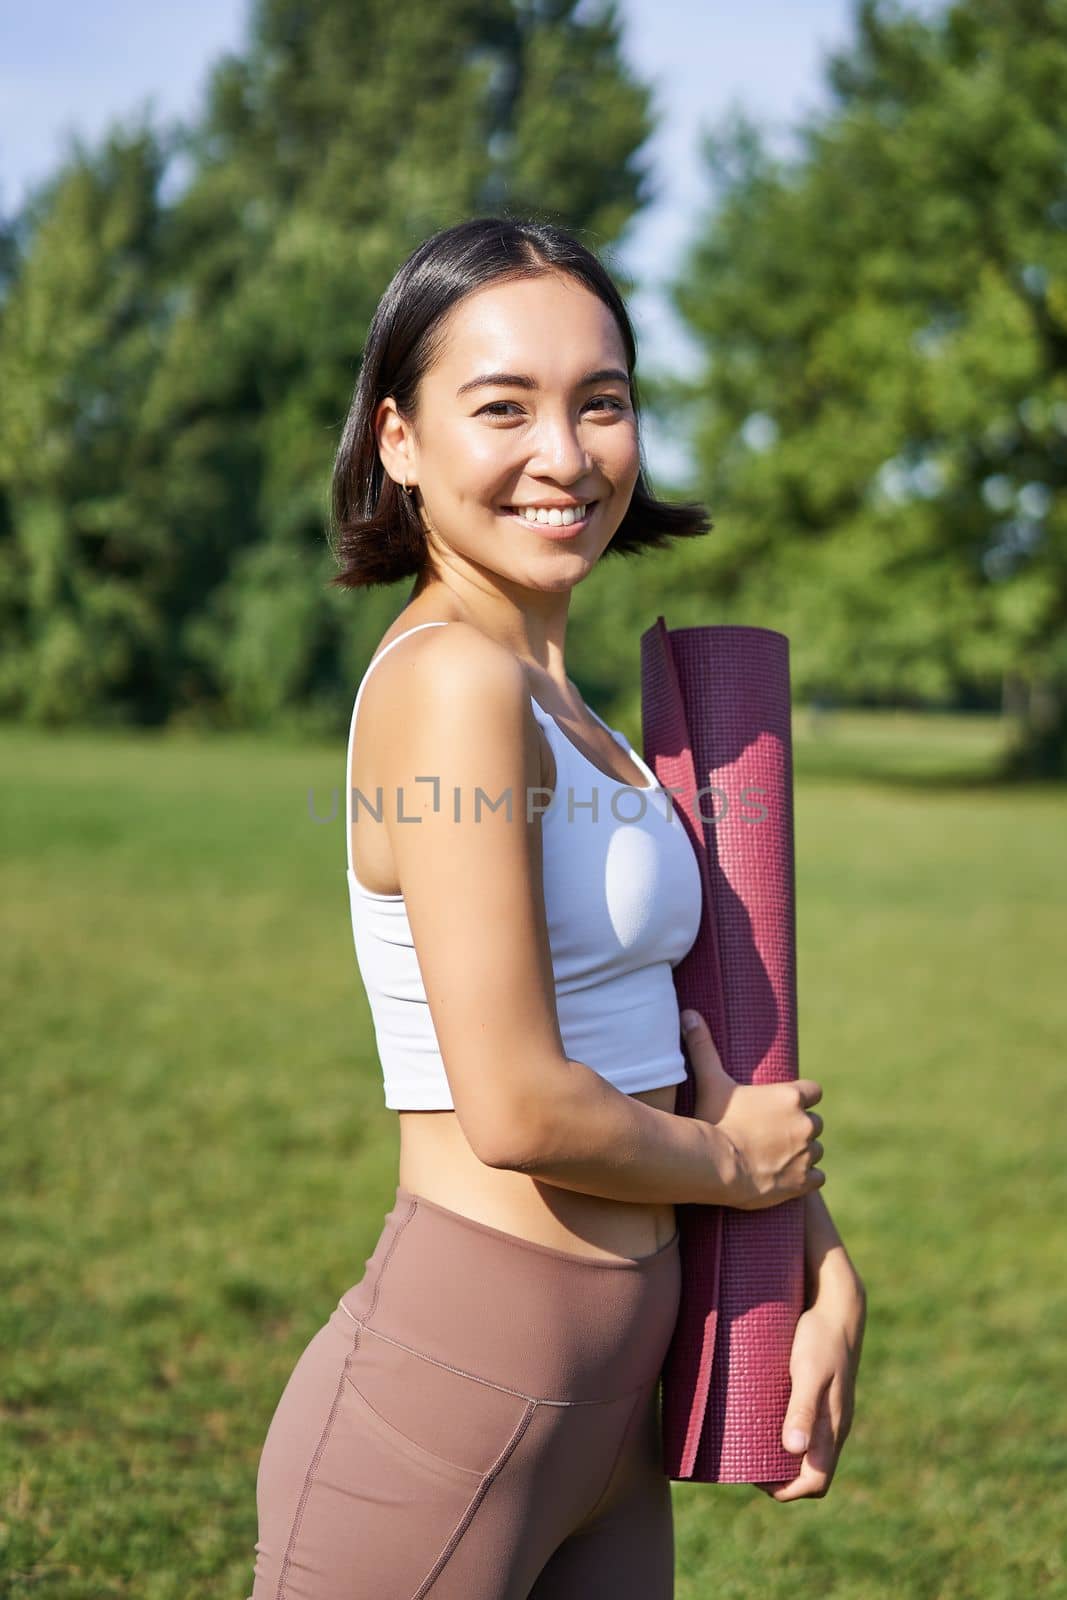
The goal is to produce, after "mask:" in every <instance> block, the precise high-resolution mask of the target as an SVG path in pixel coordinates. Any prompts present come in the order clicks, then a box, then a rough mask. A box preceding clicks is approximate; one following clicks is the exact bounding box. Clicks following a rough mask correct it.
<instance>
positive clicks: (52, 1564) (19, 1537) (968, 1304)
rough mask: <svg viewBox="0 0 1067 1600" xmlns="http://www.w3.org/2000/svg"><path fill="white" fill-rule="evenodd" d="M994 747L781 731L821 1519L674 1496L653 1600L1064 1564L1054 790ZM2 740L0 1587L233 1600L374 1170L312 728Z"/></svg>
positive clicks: (360, 1032)
mask: <svg viewBox="0 0 1067 1600" xmlns="http://www.w3.org/2000/svg"><path fill="white" fill-rule="evenodd" d="M630 731H631V733H632V732H633V730H630ZM998 736H999V731H998V727H997V726H996V725H995V719H994V720H993V721H990V720H989V719H985V721H984V722H983V720H982V719H972V718H958V719H946V718H930V719H923V718H921V717H915V716H910V717H907V718H902V719H892V718H887V717H886V716H872V717H863V716H858V715H855V714H851V713H850V714H848V715H844V714H836V713H834V714H831V716H830V717H829V719H827V720H824V722H823V725H822V727H821V728H819V729H818V730H816V731H814V732H813V731H812V730H811V728H810V726H808V725H807V722H806V717H805V714H803V713H801V714H799V715H798V717H797V720H796V723H795V753H796V774H797V792H796V847H797V885H798V894H797V907H798V913H797V920H798V939H799V955H798V960H799V994H800V1050H801V1071H802V1072H803V1073H804V1074H805V1075H806V1076H810V1077H815V1078H817V1079H818V1080H819V1081H820V1082H821V1083H822V1085H823V1089H824V1098H823V1101H822V1103H821V1105H820V1110H821V1111H822V1112H823V1114H824V1116H825V1118H826V1130H825V1134H824V1143H825V1145H826V1157H825V1160H824V1163H823V1164H824V1168H825V1170H826V1172H827V1174H828V1181H827V1184H826V1188H825V1195H826V1199H827V1201H828V1203H829V1205H830V1206H831V1209H832V1211H833V1213H834V1215H835V1218H836V1219H837V1222H838V1225H839V1226H840V1228H841V1231H842V1233H843V1234H844V1236H845V1239H846V1242H847V1244H848V1246H849V1249H850V1251H851V1253H852V1255H853V1257H854V1259H855V1261H856V1263H857V1265H858V1266H859V1268H860V1270H861V1272H862V1274H863V1276H864V1278H865V1280H866V1283H867V1287H868V1293H869V1298H870V1310H869V1321H868V1329H867V1337H866V1343H865V1350H864V1360H863V1368H862V1372H861V1382H860V1390H859V1396H858V1408H857V1416H856V1421H855V1424H854V1427H853V1432H852V1436H851V1438H850V1439H849V1441H848V1443H847V1445H846V1447H845V1451H844V1454H843V1457H842V1460H841V1464H840V1467H839V1469H838V1475H837V1478H836V1480H835V1482H834V1484H833V1486H832V1488H831V1490H830V1493H829V1495H828V1496H827V1497H826V1499H824V1500H822V1501H802V1502H797V1503H794V1504H791V1505H777V1504H774V1503H772V1502H771V1501H769V1500H768V1499H766V1497H764V1496H763V1495H761V1494H759V1493H758V1492H757V1491H755V1490H752V1489H749V1488H744V1487H736V1486H734V1487H719V1486H711V1485H691V1484H676V1485H675V1486H674V1491H673V1492H674V1496H675V1511H676V1523H677V1533H678V1589H677V1592H678V1595H679V1597H680V1600H705V1597H709V1596H712V1595H714V1596H715V1600H733V1597H737V1600H778V1597H782V1600H785V1597H786V1596H788V1597H789V1600H793V1597H794V1596H795V1595H796V1594H798V1593H800V1592H804V1591H809V1590H817V1591H818V1592H820V1593H822V1594H826V1595H831V1596H834V1597H835V1600H853V1597H854V1600H882V1597H883V1596H884V1597H886V1600H890V1597H892V1600H901V1597H909V1600H910V1597H922V1600H926V1597H930V1600H970V1597H974V1596H981V1597H983V1600H986V1597H988V1600H1016V1597H1019V1596H1030V1595H1049V1596H1051V1595H1053V1594H1056V1593H1063V1592H1064V1586H1065V1585H1067V1574H1065V1572H1064V1568H1063V1564H1062V1560H1061V1557H1060V1555H1059V1551H1060V1549H1061V1547H1062V1528H1063V1526H1064V1523H1065V1522H1067V1493H1065V1488H1064V1485H1065V1483H1067V1473H1065V1470H1064V1469H1065V1467H1067V1445H1065V1438H1064V1431H1063V1428H1062V1424H1061V1423H1060V1422H1059V1420H1058V1419H1059V1418H1060V1417H1061V1415H1062V1374H1061V1372H1060V1370H1059V1364H1060V1362H1061V1360H1062V1356H1061V1350H1062V1330H1063V1327H1064V1326H1065V1324H1067V1294H1065V1290H1064V1287H1063V1272H1062V1262H1063V1260H1064V1259H1065V1255H1067V1237H1065V1232H1067V1230H1065V1226H1064V1222H1063V1217H1064V1212H1065V1204H1067V1179H1065V1176H1064V1163H1063V1160H1062V1155H1061V1149H1060V1142H1061V1141H1060V1129H1061V1127H1062V1120H1063V1119H1062V1109H1061V1107H1062V1094H1061V1083H1062V1078H1063V1066H1064V1050H1063V1040H1064V1038H1065V1037H1067V994H1065V989H1067V986H1065V984H1064V982H1063V969H1064V952H1065V948H1067V939H1065V933H1067V915H1065V910H1064V908H1065V906H1067V849H1065V847H1064V841H1065V839H1067V827H1065V823H1067V804H1065V800H1064V797H1063V795H1062V793H1060V792H1057V791H1056V790H1054V789H1049V788H1047V787H1046V788H1044V789H1036V788H1035V789H1032V790H1025V789H1012V790H1001V789H998V788H996V787H995V786H992V785H990V784H988V783H987V782H985V781H984V774H985V773H986V772H987V771H988V768H989V763H990V762H991V760H992V758H993V756H994V754H995V750H996V745H997V740H998ZM0 751H2V755H3V762H4V771H5V778H6V782H5V785H4V791H3V842H2V847H0V848H2V852H3V853H2V871H3V890H4V908H5V917H4V920H5V930H4V931H5V937H4V944H3V949H4V960H3V965H2V977H0V984H2V989H0V1002H2V1006H3V1012H2V1015H3V1037H4V1052H3V1062H4V1065H3V1072H2V1077H0V1115H2V1118H3V1146H2V1148H3V1160H4V1170H3V1201H2V1204H3V1208H4V1223H5V1230H4V1238H5V1250H4V1253H3V1260H4V1269H5V1270H4V1293H3V1298H2V1301H0V1341H2V1346H3V1350H4V1360H3V1363H2V1366H0V1404H2V1422H3V1427H2V1429H0V1467H2V1483H3V1503H2V1510H0V1519H2V1540H3V1544H2V1548H0V1570H2V1571H3V1573H4V1574H5V1575H6V1576H5V1577H4V1578H3V1580H2V1582H0V1592H3V1593H7V1594H10V1595H12V1596H18V1597H23V1596H27V1597H28V1596H31V1595H32V1596H39V1595H48V1596H49V1597H60V1596H62V1597H64V1600H75V1597H77V1600H86V1597H96V1596H101V1597H103V1596H111V1595H121V1596H129V1597H131V1600H132V1597H134V1596H136V1597H137V1600H189V1597H190V1596H193V1595H196V1596H200V1595H204V1596H207V1595H209V1594H210V1595H211V1596H213V1597H218V1600H244V1597H245V1596H246V1595H247V1594H248V1593H249V1592H250V1589H251V1565H252V1559H253V1544H254V1540H255V1536H256V1525H255V1473H256V1466H257V1462H258V1455H259V1450H260V1447H261V1445H262V1442H263V1437H264V1434H265V1431H266V1427H267V1424H268V1422H269V1420H270V1416H271V1413H272V1411H273V1407H274V1405H275V1403H276V1401H277V1398H278V1395H279V1394H280V1392H281V1388H282V1386H283V1385H284V1383H285V1380H286V1378H287V1376H288V1373H289V1371H290V1370H291V1367H292V1364H293V1362H294V1361H295V1359H296V1356H297V1355H298V1354H299V1352H300V1350H301V1349H302V1348H303V1346H304V1344H305V1343H306V1342H307V1340H308V1338H310V1336H311V1334H312V1333H313V1332H314V1331H315V1330H316V1329H317V1328H318V1327H319V1326H320V1325H321V1323H322V1322H323V1321H324V1320H325V1319H326V1317H327V1316H328V1315H329V1313H330V1311H331V1310H332V1308H333V1306H334V1305H335V1304H336V1301H337V1298H338V1296H339V1294H340V1293H341V1292H342V1291H343V1290H344V1289H345V1288H347V1287H348V1286H349V1285H351V1284H353V1283H354V1282H355V1281H356V1280H357V1279H358V1278H359V1277H360V1275H361V1273H362V1271H363V1266H364V1262H365V1259H366V1257H367V1255H368V1254H369V1253H370V1251H371V1249H372V1248H373V1245H374V1242H375V1240H376V1238H377V1235H378V1231H379V1229H380V1226H381V1222H382V1217H383V1216H384V1213H385V1211H386V1210H387V1209H388V1207H389V1205H390V1204H391V1199H392V1189H393V1187H394V1186H395V1183H396V1128H395V1117H394V1115H393V1114H392V1113H391V1112H387V1111H386V1110H385V1108H384V1106H383V1104H382V1097H381V1087H380V1079H379V1069H378V1065H377V1060H376V1056H375V1051H374V1041H373V1033H372V1030H371V1028H370V1023H369V1017H368V1014H367V1010H366V1004H365V1000H364V997H363V993H362V989H361V987H360V983H359V978H358V973H357V970H356V967H355V960H354V955H353V951H352V939H351V929H350V924H349V920H348V901H347V890H346V886H345V881H344V838H343V829H342V825H341V822H340V820H339V818H338V817H336V816H335V817H334V818H333V820H332V821H321V822H316V821H315V820H313V818H312V816H311V814H310V812H309V804H308V798H309V790H311V791H312V792H313V795H314V799H315V804H316V808H317V811H318V814H319V816H321V817H323V818H328V817H329V815H330V811H331V798H332V795H331V791H339V787H340V784H341V782H342V781H343V773H342V767H343V748H338V747H337V746H336V745H335V744H331V745H329V746H314V747H310V748H307V749H301V748H298V747H294V746H292V745H289V746H286V747H280V746H278V745H276V744H273V743H269V742H266V741H259V740H257V739H253V738H232V739H231V738H214V739H206V740H202V741H201V740H197V739H194V738H191V737H189V738H181V739H173V740H172V739H168V738H147V737H137V736H135V735H125V734H115V735H101V736H88V735H77V734H72V735H68V736H52V737H46V736H43V735H39V734H35V733H30V732H27V731H25V730H18V729H7V730H4V732H3V734H2V737H0ZM916 780H918V781H916ZM383 1600H384V1597H383Z"/></svg>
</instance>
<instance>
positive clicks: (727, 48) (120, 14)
mask: <svg viewBox="0 0 1067 1600" xmlns="http://www.w3.org/2000/svg"><path fill="white" fill-rule="evenodd" d="M249 14H250V5H249V0H182V4H181V5H180V6H157V5H152V4H149V3H146V0H98V3H97V4H96V5H94V6H86V5H85V4H84V3H81V4H75V3H74V0H34V3H33V4H32V5H24V4H20V3H19V0H0V212H3V213H4V214H8V215H9V214H10V213H12V212H13V211H15V210H16V209H17V208H18V206H19V205H20V203H21V201H22V199H23V198H24V196H25V194H26V191H27V188H28V187H29V186H30V185H32V184H33V183H34V182H35V181H38V180H39V179H41V178H43V177H45V176H46V175H47V174H48V173H49V172H50V171H51V170H52V169H53V168H54V167H55V166H56V165H57V163H58V162H59V161H60V160H61V159H62V157H63V154H64V151H65V149H66V135H67V134H68V133H69V132H77V133H78V134H79V135H81V136H82V137H83V138H85V139H87V140H89V141H93V140H95V139H97V138H99V137H100V135H101V134H102V133H103V131H104V129H105V128H106V127H107V125H108V123H109V122H110V121H112V120H113V119H115V118H127V117H130V116H132V115H134V114H135V113H137V112H138V111H141V110H143V109H144V108H145V107H146V106H151V108H152V109H153V110H154V112H155V116H156V120H157V121H164V120H167V119H169V118H191V117H193V116H194V115H195V114H196V111H197V109H198V107H199V106H200V104H201V103H202V96H203V93H204V89H205V86H206V80H207V74H208V71H209V69H210V66H211V64H212V62H213V61H215V60H216V59H217V58H218V57H219V56H220V55H221V54H222V53H223V52H225V51H227V50H239V49H240V47H241V44H242V41H243V39H244V38H245V35H246V30H247V23H248V17H249ZM619 14H620V16H621V18H622V21H623V29H624V32H623V53H624V55H625V57H626V59H627V62H628V63H629V65H630V66H631V68H632V70H633V71H634V73H635V74H636V75H637V76H639V77H640V78H642V79H643V80H644V81H645V82H646V83H649V84H650V85H651V86H652V89H653V96H654V98H653V106H654V109H655V110H656V111H657V112H658V113H659V118H660V124H661V125H660V128H659V131H658V132H657V133H656V135H655V136H654V138H653V140H652V141H651V142H650V144H649V145H648V146H647V147H646V151H645V158H646V160H648V161H650V162H651V164H652V166H653V171H654V178H655V183H656V187H657V195H656V199H655V201H654V202H653V204H652V205H651V206H649V208H648V209H647V211H646V212H645V213H644V215H643V216H642V217H641V218H640V219H639V220H638V221H636V222H635V224H634V225H633V226H632V227H631V229H630V230H629V232H628V235H627V239H626V243H625V246H624V247H623V248H622V249H621V250H620V251H619V258H620V261H621V263H622V265H623V266H624V267H625V268H626V270H627V271H629V272H630V273H632V274H633V276H634V277H635V278H637V279H638V281H639V284H640V287H639V289H638V292H637V293H636V294H634V295H633V296H631V298H630V301H629V309H630V312H631V315H632V317H633V321H634V324H635V328H636V332H637V338H638V346H639V356H640V363H641V367H644V368H646V369H649V368H655V369H657V370H664V369H669V370H676V371H688V370H692V367H693V365H694V362H695V355H696V353H695V351H694V348H693V346H692V344H691V342H690V341H689V339H688V337H687V335H686V332H685V329H684V328H683V327H682V326H681V325H680V324H679V322H678V321H677V319H676V317H675V316H674V315H673V313H672V311H671V308H670V305H669V303H668V301H667V299H666V297H665V295H664V293H663V288H662V285H663V283H664V281H665V280H666V279H668V278H669V277H670V275H671V273H672V271H673V270H674V268H675V267H676V265H677V263H678V261H679V260H680V258H681V255H682V252H683V251H684V248H685V245H686V243H687V241H688V239H689V238H690V237H691V236H692V233H693V230H694V227H695V223H696V219H697V218H698V217H699V215H700V214H701V212H702V211H703V210H704V209H705V207H706V205H707V201H708V191H707V187H706V183H705V181H704V178H703V176H702V170H701V162H700V137H701V134H702V132H703V131H704V130H705V129H707V128H710V127H711V126H712V125H713V124H714V123H715V122H717V121H718V119H719V118H720V117H721V116H722V115H723V114H724V113H725V112H727V111H728V110H729V108H730V107H731V106H732V105H742V106H744V107H745V108H746V110H748V111H749V112H750V113H751V114H752V115H754V116H755V117H757V118H758V120H759V121H760V122H761V123H763V125H764V126H765V127H767V128H768V129H769V130H770V131H771V132H772V133H773V135H774V137H775V140H776V142H777V143H778V144H779V146H780V147H781V148H788V144H789V137H790V130H791V128H792V127H793V126H795V124H796V123H797V121H798V120H799V119H800V118H801V117H803V116H804V115H805V114H806V113H807V112H809V111H812V110H816V109H817V108H818V107H819V106H820V105H823V104H825V102H826V92H825V88H824V80H823V75H822V64H823V60H824V57H825V55H826V53H827V51H829V50H830V49H839V48H840V47H841V46H843V45H844V44H846V43H847V42H848V40H849V39H850V38H851V37H852V32H853V21H852V18H853V4H852V0H740V3H739V0H619ZM383 287H384V285H383ZM641 367H639V369H638V370H639V371H640V370H641ZM646 452H647V456H648V461H649V466H650V469H651V471H652V473H653V476H655V475H656V473H657V471H661V472H663V473H665V474H668V475H673V474H675V473H684V472H685V470H686V467H687V461H686V456H685V451H684V447H683V446H681V445H676V444H675V443H674V442H672V440H671V439H670V438H667V437H664V436H663V435H662V434H661V433H659V432H658V431H657V430H655V429H652V428H650V429H649V430H648V431H647V433H646Z"/></svg>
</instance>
